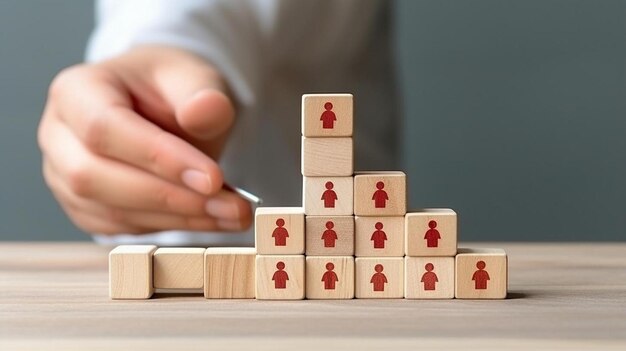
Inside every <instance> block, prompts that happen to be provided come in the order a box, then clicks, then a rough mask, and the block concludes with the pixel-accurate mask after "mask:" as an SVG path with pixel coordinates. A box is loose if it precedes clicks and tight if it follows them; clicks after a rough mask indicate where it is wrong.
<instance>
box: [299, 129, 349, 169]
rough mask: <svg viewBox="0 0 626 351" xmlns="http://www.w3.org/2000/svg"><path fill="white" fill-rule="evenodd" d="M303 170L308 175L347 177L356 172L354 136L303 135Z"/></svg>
mask: <svg viewBox="0 0 626 351" xmlns="http://www.w3.org/2000/svg"><path fill="white" fill-rule="evenodd" d="M301 150H302V155H301V159H300V160H301V172H302V175H303V176H307V177H342V176H343V177H347V176H352V173H354V168H353V167H354V163H353V157H354V156H353V150H352V138H307V137H302V149H301Z"/></svg>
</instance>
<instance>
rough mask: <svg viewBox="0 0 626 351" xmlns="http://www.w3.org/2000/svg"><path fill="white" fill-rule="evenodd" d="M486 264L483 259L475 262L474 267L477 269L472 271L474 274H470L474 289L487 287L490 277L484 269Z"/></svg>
mask: <svg viewBox="0 0 626 351" xmlns="http://www.w3.org/2000/svg"><path fill="white" fill-rule="evenodd" d="M486 266H487V264H486V263H485V261H478V262H476V268H478V270H477V271H476V272H474V275H472V280H473V281H474V289H476V290H484V289H487V281H489V280H491V278H489V273H487V271H486V270H485V267H486Z"/></svg>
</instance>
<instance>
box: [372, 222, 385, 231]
mask: <svg viewBox="0 0 626 351" xmlns="http://www.w3.org/2000/svg"><path fill="white" fill-rule="evenodd" d="M374 228H376V229H377V230H381V229H383V224H382V223H381V222H376V224H374Z"/></svg>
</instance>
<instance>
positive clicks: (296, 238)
mask: <svg viewBox="0 0 626 351" xmlns="http://www.w3.org/2000/svg"><path fill="white" fill-rule="evenodd" d="M254 237H255V242H256V250H257V254H259V255H300V254H303V253H304V211H303V209H302V208H301V207H259V208H257V209H256V212H255V221H254Z"/></svg>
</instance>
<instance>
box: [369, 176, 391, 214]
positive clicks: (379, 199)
mask: <svg viewBox="0 0 626 351" xmlns="http://www.w3.org/2000/svg"><path fill="white" fill-rule="evenodd" d="M384 188H385V183H383V182H378V183H376V189H378V190H376V191H375V192H374V195H372V200H374V207H376V208H385V207H386V206H387V200H389V196H388V195H387V192H386V191H384V190H383V189H384Z"/></svg>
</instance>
